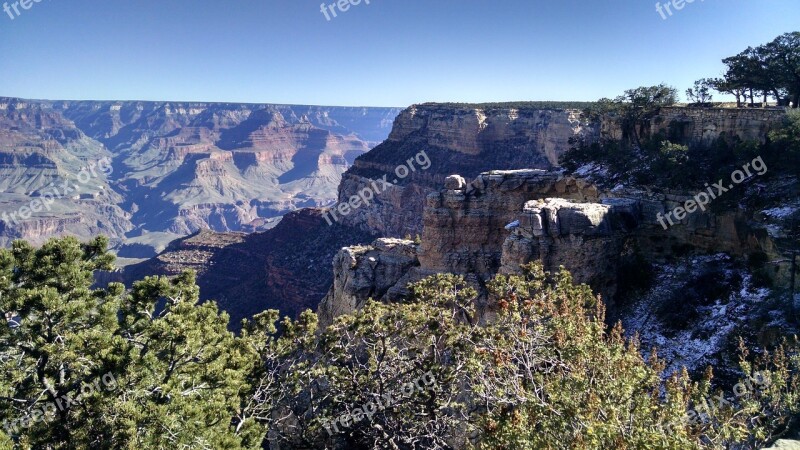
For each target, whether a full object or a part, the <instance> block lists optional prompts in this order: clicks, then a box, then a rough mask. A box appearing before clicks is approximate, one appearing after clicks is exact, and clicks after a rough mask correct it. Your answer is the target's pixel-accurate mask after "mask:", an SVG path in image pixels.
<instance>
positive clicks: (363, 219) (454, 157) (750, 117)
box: [338, 104, 785, 237]
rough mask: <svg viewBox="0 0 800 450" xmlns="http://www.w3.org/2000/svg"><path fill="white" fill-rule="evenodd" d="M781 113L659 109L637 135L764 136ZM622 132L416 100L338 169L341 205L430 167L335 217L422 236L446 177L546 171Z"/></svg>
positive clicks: (561, 114) (567, 119)
mask: <svg viewBox="0 0 800 450" xmlns="http://www.w3.org/2000/svg"><path fill="white" fill-rule="evenodd" d="M784 115H785V112H784V111H783V110H755V109H752V110H751V109H714V108H684V107H670V108H662V109H661V111H660V113H659V114H658V115H657V116H656V117H654V118H653V119H652V120H651V121H649V122H647V123H646V124H643V125H642V126H643V127H644V129H643V130H642V134H643V135H654V134H656V133H659V132H663V133H665V134H667V135H670V133H671V134H672V135H674V136H675V137H676V138H679V139H681V140H685V141H688V142H710V141H712V140H714V139H717V138H734V137H737V138H739V139H742V140H756V141H763V140H764V139H765V137H766V134H767V131H768V130H769V129H770V128H771V127H773V126H774V125H775V124H777V123H779V122H780V121H781V120H782V119H783V117H784ZM621 134H622V130H621V128H620V126H619V122H618V121H617V120H615V119H613V118H605V119H603V120H602V121H600V122H599V123H589V122H587V121H586V120H585V119H584V118H583V117H582V115H581V111H579V110H576V109H564V110H556V109H540V108H538V107H536V106H534V105H531V106H528V107H526V106H524V105H514V107H511V106H509V107H502V106H485V107H482V106H480V105H476V106H467V105H440V104H423V105H415V106H412V107H410V108H408V109H406V110H405V111H403V112H402V113H401V114H400V115H399V116H398V117H397V119H396V120H395V123H394V128H393V129H392V132H391V134H390V135H389V138H388V139H387V140H386V141H385V142H384V143H383V144H381V145H379V146H377V147H376V148H374V149H373V150H372V151H370V152H369V153H367V154H364V155H362V156H360V157H358V158H357V159H356V161H355V163H354V164H353V166H352V167H351V168H350V169H349V170H348V171H347V172H345V174H344V175H343V177H342V183H341V184H340V186H339V196H338V197H339V202H346V201H347V199H349V198H350V197H351V196H353V195H355V194H357V193H358V192H360V191H361V190H363V189H365V188H366V187H368V186H369V185H370V184H371V183H372V180H378V179H380V178H381V177H383V176H384V175H389V177H388V179H389V180H392V179H393V178H395V177H394V173H395V169H396V168H397V166H398V165H402V164H405V163H406V161H408V160H409V159H410V158H413V157H414V156H415V155H416V154H418V153H419V152H421V151H425V152H426V153H427V154H428V156H429V157H430V160H431V163H432V165H431V167H430V169H428V170H426V171H419V170H418V171H416V172H415V173H412V174H411V176H410V177H408V178H407V179H405V180H400V181H399V182H397V183H394V184H393V186H392V187H391V188H389V189H387V191H386V192H385V193H383V194H381V195H379V196H378V197H377V199H375V200H374V201H373V202H372V203H371V205H370V206H368V207H361V208H359V209H358V210H357V211H355V212H354V213H352V214H350V215H349V216H347V217H344V218H343V219H342V221H343V223H346V224H347V225H349V226H354V227H358V228H362V229H364V230H368V231H370V232H373V233H376V234H379V235H382V236H389V237H404V236H408V235H411V236H415V235H417V234H422V229H423V222H422V217H423V210H424V207H425V201H424V198H425V197H426V196H427V195H428V194H430V193H433V192H436V191H437V190H438V189H439V188H440V187H441V186H442V185H443V183H444V180H445V178H446V177H447V176H449V175H452V174H459V175H461V176H463V177H465V178H467V179H470V180H471V179H473V178H475V177H477V176H478V175H479V174H481V173H483V172H487V171H491V170H516V169H545V170H551V169H555V168H557V167H558V162H559V158H560V157H561V156H562V155H563V154H564V153H565V152H567V151H568V150H569V148H570V146H571V141H572V140H573V139H579V138H580V139H586V140H589V141H592V140H596V139H599V138H600V137H601V136H605V137H609V138H619V137H620V136H621Z"/></svg>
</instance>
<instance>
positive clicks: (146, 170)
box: [0, 98, 399, 256]
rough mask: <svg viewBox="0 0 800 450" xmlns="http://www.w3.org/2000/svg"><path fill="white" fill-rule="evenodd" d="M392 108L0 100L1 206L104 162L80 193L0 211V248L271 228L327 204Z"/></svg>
mask: <svg viewBox="0 0 800 450" xmlns="http://www.w3.org/2000/svg"><path fill="white" fill-rule="evenodd" d="M398 112H399V110H397V109H392V108H349V107H343V108H338V107H319V106H293V105H269V104H222V103H181V102H135V101H132V102H117V101H107V102H92V101H34V100H31V101H28V100H21V99H13V98H0V162H2V166H0V170H2V171H3V172H4V173H3V175H4V177H3V180H2V181H1V182H0V183H2V187H3V189H2V191H3V193H2V194H0V206H2V211H3V212H7V213H8V214H11V213H14V212H17V211H18V210H19V209H20V208H23V207H27V206H28V204H29V203H30V202H31V201H32V200H33V199H34V198H35V196H36V195H39V194H37V192H40V191H43V190H44V189H45V188H46V187H47V186H48V185H49V184H50V183H56V184H58V183H63V182H64V181H65V180H75V179H76V178H77V176H78V174H79V172H80V170H81V169H82V168H83V167H85V166H88V165H90V164H92V163H96V162H97V161H98V160H99V159H101V158H110V170H108V171H106V173H103V174H102V176H100V177H98V178H97V179H95V180H93V181H92V183H90V184H91V186H90V187H91V189H87V192H86V195H84V196H81V195H69V196H63V198H59V199H58V200H57V201H56V202H55V205H54V206H53V207H52V208H50V209H48V210H41V211H36V212H35V213H34V214H32V215H31V216H30V217H26V218H25V220H20V215H19V214H18V215H17V216H16V217H15V218H10V217H7V218H6V219H2V221H0V245H4V244H7V243H8V242H9V241H10V240H11V239H14V238H25V239H29V240H31V241H34V242H40V241H41V240H43V239H45V238H47V237H50V236H52V235H56V234H63V233H72V234H76V235H78V236H82V237H89V236H91V235H95V234H99V233H102V234H106V235H109V236H111V237H112V238H117V239H122V238H125V239H126V244H127V245H128V248H134V246H139V247H140V248H147V247H150V248H151V250H149V251H150V252H152V251H153V250H152V248H153V247H157V246H159V245H164V244H165V243H166V242H168V241H169V240H172V239H174V238H176V237H179V236H181V235H186V234H189V233H192V232H195V231H197V230H200V229H206V228H210V229H213V230H217V231H253V230H257V229H266V228H269V227H271V226H273V225H274V221H275V219H277V218H279V217H281V216H282V215H283V214H285V213H287V212H289V211H293V210H296V209H299V208H303V207H313V206H322V205H326V204H329V203H331V202H332V201H334V200H335V196H336V194H335V191H336V187H337V186H338V184H339V181H340V177H341V174H342V173H343V172H344V171H345V170H346V169H347V168H348V167H349V166H350V165H351V164H352V163H353V161H354V160H355V158H356V157H357V156H358V155H360V154H363V153H365V152H366V151H368V150H369V149H370V148H371V147H372V146H374V145H376V144H377V143H378V142H380V141H381V140H383V139H384V138H385V137H386V136H387V135H388V133H389V130H390V126H391V123H392V120H393V119H394V117H395V116H396V114H397V113H398ZM98 192H99V193H98ZM23 211H24V210H23ZM133 253H135V254H137V255H139V256H142V255H145V256H146V255H147V251H146V250H137V251H134V252H133Z"/></svg>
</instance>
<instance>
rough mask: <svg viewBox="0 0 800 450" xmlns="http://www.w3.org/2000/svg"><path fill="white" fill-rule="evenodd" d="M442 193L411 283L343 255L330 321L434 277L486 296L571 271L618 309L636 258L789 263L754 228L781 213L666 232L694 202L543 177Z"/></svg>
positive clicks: (352, 252)
mask: <svg viewBox="0 0 800 450" xmlns="http://www.w3.org/2000/svg"><path fill="white" fill-rule="evenodd" d="M778 184H780V182H779V183H778ZM444 185H445V189H442V190H440V191H439V192H436V193H433V194H430V195H429V196H428V197H427V200H426V201H427V206H426V208H425V213H424V219H423V222H424V226H425V228H424V231H423V234H422V243H421V245H420V246H419V248H418V249H417V252H416V258H417V259H418V261H419V267H417V266H416V265H414V266H413V268H409V270H408V272H407V273H406V274H402V273H400V274H398V273H396V272H395V273H394V275H393V277H392V279H391V282H389V283H382V284H381V286H380V287H379V288H377V287H376V286H375V285H373V284H370V282H369V280H370V279H372V278H371V277H370V276H361V277H357V276H356V275H355V274H359V273H366V274H371V273H372V272H371V271H370V270H371V269H370V268H369V265H368V264H366V262H365V260H364V258H362V257H361V256H360V255H363V254H365V252H367V251H372V250H365V249H364V248H355V249H345V250H343V252H342V253H340V259H338V260H337V261H338V263H337V264H335V265H334V271H335V273H336V275H335V277H336V278H337V279H339V278H341V279H342V280H344V282H342V283H339V284H337V285H336V286H335V288H334V289H332V290H331V291H330V292H329V293H328V297H327V298H326V302H325V303H326V306H325V308H326V312H325V314H327V316H328V317H330V316H335V315H337V314H340V313H344V312H347V311H352V310H353V308H357V307H358V306H360V305H361V304H363V301H365V300H366V299H367V298H368V297H370V296H373V297H374V298H375V299H385V298H386V297H385V295H384V294H385V292H388V291H389V288H387V286H391V292H392V293H395V294H396V293H398V292H401V291H400V287H401V285H402V283H403V282H405V281H406V280H407V279H413V280H417V279H419V278H421V276H423V275H426V274H432V273H455V274H463V275H466V276H467V280H468V282H470V284H472V285H473V286H474V287H476V288H477V289H478V291H479V292H481V289H482V284H483V282H485V281H487V280H489V279H490V278H492V277H493V276H494V275H496V274H498V273H506V274H508V273H518V272H519V271H520V266H521V265H523V264H526V263H528V262H531V261H542V262H543V264H544V266H545V269H546V270H548V271H551V272H554V271H557V270H558V269H559V267H561V266H564V267H565V268H566V269H568V270H569V271H570V272H571V273H572V274H573V276H574V278H575V280H576V281H577V282H580V283H587V284H589V285H590V286H592V288H593V289H594V290H595V292H597V293H600V294H602V295H603V297H604V298H605V299H606V301H607V303H608V304H609V305H610V306H612V307H613V304H614V298H615V294H616V292H617V290H618V280H619V278H620V276H621V275H622V273H621V271H622V268H623V266H625V267H630V264H631V261H636V260H637V258H641V259H642V260H644V261H650V262H653V263H665V262H668V261H670V260H673V259H674V258H675V257H680V256H685V255H686V253H687V252H692V253H694V254H715V253H719V252H725V253H728V254H731V255H735V256H739V257H741V258H742V259H744V260H747V259H748V258H751V257H752V256H753V255H762V256H761V257H763V258H767V259H769V260H773V261H785V260H786V258H784V257H783V255H782V254H781V250H780V246H779V245H777V243H776V238H775V236H773V234H774V233H773V232H770V231H769V227H768V226H766V225H764V224H762V223H759V222H758V221H757V220H755V218H756V216H764V215H765V216H769V215H770V214H773V215H774V214H777V213H776V212H774V211H768V212H766V213H763V214H754V212H753V211H745V210H734V211H729V210H725V209H723V210H722V211H721V212H719V213H715V212H712V210H707V211H706V212H698V213H695V214H692V215H689V216H687V217H686V218H685V219H684V220H683V221H682V222H681V223H676V224H675V225H674V226H672V227H669V228H668V229H664V228H663V227H662V226H661V223H660V222H659V220H658V214H659V213H661V214H664V213H665V212H667V211H670V210H672V209H673V208H675V207H677V206H679V205H681V204H683V202H685V201H686V200H689V199H690V198H691V197H690V195H689V194H687V193H678V192H669V191H668V192H651V191H641V190H635V189H625V188H617V189H614V190H613V191H600V190H598V188H597V187H596V186H595V185H593V184H591V183H590V182H588V181H586V180H585V179H582V178H579V177H574V176H567V175H565V174H564V173H563V172H554V171H543V170H515V171H492V172H486V173H483V174H481V175H479V176H478V177H476V178H475V179H474V180H473V181H471V182H469V183H467V182H466V180H465V179H464V178H463V177H461V176H459V175H452V176H449V177H447V178H446V179H445V180H444ZM741 188H742V189H745V190H748V189H749V190H760V189H762V187H758V186H751V187H747V186H742V187H741ZM751 194H755V192H754V193H751ZM745 195H747V193H745ZM770 226H773V225H770ZM774 226H778V225H774ZM409 259H413V258H410V257H409ZM400 267H402V265H400ZM787 274H788V265H787V264H785V263H784V264H776V265H775V267H774V268H773V270H772V271H771V272H770V276H771V277H773V278H775V279H778V280H779V281H782V277H785V276H786V275H787ZM356 279H357V280H358V282H352V281H350V280H356ZM397 280H402V282H400V281H397ZM375 292H379V293H380V295H377V296H375V295H374V294H375ZM397 297H398V295H394V296H391V298H390V299H389V300H397ZM479 306H486V305H481V304H480V303H479ZM489 306H490V305H489Z"/></svg>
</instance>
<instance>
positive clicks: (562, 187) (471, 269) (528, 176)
mask: <svg viewBox="0 0 800 450" xmlns="http://www.w3.org/2000/svg"><path fill="white" fill-rule="evenodd" d="M550 197H560V198H564V199H571V200H575V201H578V202H590V201H597V200H598V199H599V192H598V191H597V188H596V187H594V186H592V185H590V184H588V183H585V182H583V181H582V180H580V179H577V178H573V177H566V176H564V175H562V174H561V173H560V172H547V171H544V170H516V171H492V172H487V173H483V174H481V175H479V176H478V177H477V178H475V179H474V180H473V181H472V182H471V183H470V184H469V185H466V186H464V187H463V188H462V189H458V190H450V189H445V190H442V191H440V192H438V193H433V194H431V195H429V196H428V198H427V206H426V208H425V215H424V220H423V221H424V225H425V229H424V232H423V234H422V246H421V249H420V262H421V263H422V266H423V267H424V268H425V269H428V270H432V271H436V272H450V273H477V274H480V275H481V276H490V275H492V274H495V273H497V271H498V270H499V268H500V264H501V255H502V249H503V243H504V242H505V240H506V238H507V237H508V235H509V232H508V231H507V230H506V229H505V226H506V225H507V224H509V223H511V222H513V221H514V220H517V219H518V217H519V214H520V212H521V210H522V207H523V205H525V204H526V202H528V201H530V200H538V199H545V198H550Z"/></svg>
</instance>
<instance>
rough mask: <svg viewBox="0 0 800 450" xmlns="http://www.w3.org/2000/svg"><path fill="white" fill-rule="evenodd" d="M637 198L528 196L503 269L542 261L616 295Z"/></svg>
mask: <svg viewBox="0 0 800 450" xmlns="http://www.w3.org/2000/svg"><path fill="white" fill-rule="evenodd" d="M636 209H637V205H636V204H635V202H634V201H630V202H628V203H622V202H618V203H617V204H613V205H604V204H599V203H574V202H572V201H569V200H564V199H552V198H551V199H546V200H534V201H530V202H527V203H526V204H525V206H524V207H523V209H522V213H521V214H520V216H519V219H518V222H515V223H514V224H515V226H514V228H513V231H512V232H511V235H510V236H509V237H508V238H506V240H505V242H504V243H503V254H502V258H501V267H500V273H503V274H512V273H521V269H520V266H522V265H524V264H527V263H529V262H531V261H541V262H542V263H543V265H544V269H545V270H547V271H550V272H553V273H554V272H557V271H558V270H559V268H560V267H562V266H563V267H565V268H566V269H567V270H569V271H570V273H571V274H572V276H573V277H574V279H575V281H576V282H578V283H586V284H589V285H590V286H592V287H593V288H594V289H595V291H596V292H598V293H601V294H602V295H603V296H604V298H607V299H613V297H614V294H615V292H616V274H617V272H618V270H619V265H620V260H621V258H622V255H623V249H624V248H625V244H626V242H627V240H628V238H629V236H630V232H631V231H632V230H633V229H634V228H635V227H636V225H637V214H636Z"/></svg>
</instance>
